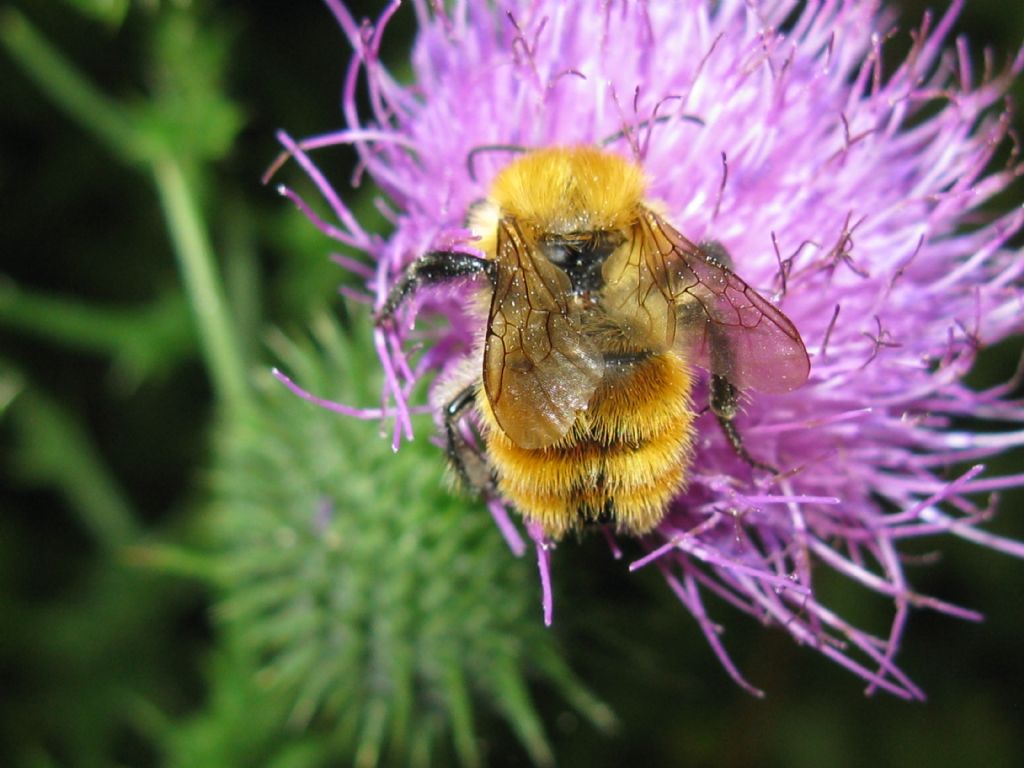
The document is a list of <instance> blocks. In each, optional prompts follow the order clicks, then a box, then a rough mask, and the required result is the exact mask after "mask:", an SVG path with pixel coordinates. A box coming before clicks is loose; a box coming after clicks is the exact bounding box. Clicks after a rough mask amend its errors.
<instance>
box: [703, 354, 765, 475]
mask: <svg viewBox="0 0 1024 768" xmlns="http://www.w3.org/2000/svg"><path fill="white" fill-rule="evenodd" d="M739 395H740V392H739V390H738V389H736V387H734V386H733V384H732V382H730V381H729V380H728V379H727V378H725V376H720V375H718V374H717V373H713V374H711V410H712V411H713V412H714V414H715V418H716V419H718V423H719V424H720V425H721V427H722V431H723V432H724V433H725V437H726V439H727V440H728V441H729V445H731V446H732V449H733V450H734V451H736V455H737V456H739V457H740V458H741V459H743V460H744V461H745V462H747V464H749V465H750V466H752V467H756V468H758V469H763V470H765V471H766V472H771V473H772V474H773V475H777V474H779V470H778V469H776V468H775V467H773V466H772V465H771V464H765V463H764V462H763V461H758V460H757V459H755V458H754V457H753V456H751V455H750V452H749V451H748V450H747V448H746V446H745V445H744V444H743V438H742V437H740V433H739V430H737V429H736V423H735V422H734V421H733V419H735V418H736V414H737V413H738V412H739V405H740V399H739Z"/></svg>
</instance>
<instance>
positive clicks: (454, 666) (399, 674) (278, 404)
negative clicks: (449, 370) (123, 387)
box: [185, 316, 611, 765]
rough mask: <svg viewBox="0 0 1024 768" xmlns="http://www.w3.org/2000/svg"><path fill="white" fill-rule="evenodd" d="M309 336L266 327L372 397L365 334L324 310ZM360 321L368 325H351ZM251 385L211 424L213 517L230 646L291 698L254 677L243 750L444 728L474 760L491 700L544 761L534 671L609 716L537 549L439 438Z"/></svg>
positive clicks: (412, 743) (296, 368) (341, 387)
mask: <svg viewBox="0 0 1024 768" xmlns="http://www.w3.org/2000/svg"><path fill="white" fill-rule="evenodd" d="M360 325H361V324H360ZM313 336H314V337H315V341H316V343H315V344H310V343H306V344H302V343H293V342H290V341H287V340H285V339H284V338H283V337H277V338H276V339H274V342H273V343H274V346H275V351H276V352H277V354H278V355H279V356H280V357H281V359H282V360H283V362H284V363H285V365H286V366H287V368H288V369H289V371H290V372H293V373H294V374H295V376H296V378H297V380H299V381H301V382H302V384H303V385H304V386H306V387H308V388H309V389H310V390H312V391H316V392H319V393H330V394H331V396H334V397H337V398H338V399H340V400H343V401H345V402H349V403H352V402H372V400H373V397H374V393H375V392H379V386H380V383H379V381H377V380H375V379H376V371H377V370H378V366H377V365H376V363H375V360H374V359H373V357H372V355H373V352H372V350H367V349H363V348H361V347H359V346H357V345H356V344H355V343H353V341H352V340H350V338H349V337H348V335H347V334H346V333H345V332H344V331H343V330H342V329H341V328H340V327H339V326H338V325H337V324H336V323H335V322H333V321H332V320H329V319H327V318H326V317H325V316H321V317H320V318H319V319H318V320H317V321H316V323H315V328H314V331H313ZM369 337H370V333H369V330H368V329H367V328H363V327H360V328H358V329H355V330H354V331H353V335H352V338H353V339H367V338H369ZM257 388H258V390H259V398H258V399H259V402H260V406H259V408H258V409H254V410H252V411H250V412H247V413H244V414H242V415H240V416H238V417H235V418H232V419H229V421H228V423H227V424H226V426H225V428H224V429H223V430H222V432H221V434H220V436H219V438H220V439H219V441H218V448H219V450H218V452H217V468H216V472H215V475H214V484H215V489H216V490H217V492H218V493H217V498H218V502H217V504H216V506H215V509H214V512H213V516H212V525H211V534H212V539H213V543H214V546H215V548H216V550H217V551H218V558H219V562H220V563H221V576H222V590H221V594H220V600H219V609H218V613H217V615H218V617H219V621H220V625H221V629H222V630H223V631H224V632H226V633H227V635H228V638H227V639H228V646H229V647H233V648H238V649H239V651H240V654H241V657H242V658H244V659H245V662H244V663H247V664H250V665H252V666H253V669H252V675H253V676H254V680H255V683H256V685H255V687H256V688H257V689H263V691H265V692H266V693H267V694H272V697H273V698H274V699H275V700H277V701H286V702H289V704H288V707H289V710H288V711H287V712H283V711H282V712H280V713H279V714H278V715H271V716H269V717H268V716H267V715H266V713H265V712H264V711H263V710H265V709H266V706H264V705H263V704H262V703H261V701H260V698H261V695H260V694H261V691H260V690H256V691H254V692H253V695H254V697H255V699H256V700H255V701H253V702H251V703H248V702H247V704H246V706H251V707H252V708H253V710H254V714H253V715H252V716H251V719H250V718H247V717H245V716H244V715H243V716H242V717H235V718H234V721H235V722H236V725H237V728H245V727H246V725H248V726H249V730H252V731H256V732H255V733H251V734H250V735H249V736H248V738H250V739H256V740H257V741H259V742H260V743H261V744H262V746H260V747H255V746H253V747H250V749H249V750H247V751H250V752H251V751H253V749H260V751H261V753H262V757H261V761H266V760H267V759H268V753H272V752H273V750H275V749H278V750H280V749H283V747H282V746H281V745H280V744H279V742H280V740H281V739H285V740H286V739H287V738H288V736H287V733H288V727H289V726H290V727H291V728H292V729H293V730H294V732H295V737H296V738H298V737H299V733H300V732H304V733H302V736H301V738H302V739H303V740H309V739H310V738H312V737H313V736H314V735H315V734H323V735H324V738H325V743H327V744H330V747H329V749H330V750H332V751H333V755H332V756H331V759H332V760H334V761H344V762H345V763H348V762H354V763H355V764H357V765H376V764H378V763H381V762H384V763H388V764H390V763H394V764H408V763H410V762H412V763H415V762H422V763H425V762H427V761H429V760H430V759H431V756H432V755H433V754H434V753H435V751H436V747H437V746H438V743H439V742H442V741H444V742H446V741H447V736H446V733H445V732H447V731H450V732H451V734H452V737H453V740H454V745H455V749H456V751H457V754H458V757H459V760H460V761H461V762H462V763H463V764H467V765H474V764H477V763H479V762H480V760H481V755H480V751H479V747H478V743H477V737H476V725H475V722H476V720H477V716H476V713H475V709H476V706H477V704H478V703H479V702H480V701H487V702H489V703H490V704H491V705H493V707H495V708H496V709H497V710H498V712H499V713H500V716H501V717H503V718H504V719H505V720H506V721H507V722H508V724H509V725H510V726H511V728H512V729H513V730H514V732H515V733H516V735H517V737H518V739H519V740H520V741H521V742H522V744H523V746H524V747H525V748H526V750H527V752H528V753H529V754H530V756H531V758H532V759H533V760H534V762H536V763H540V764H546V763H550V762H551V752H550V749H549V747H548V744H547V741H546V738H545V735H544V728H543V727H542V725H541V721H540V718H539V717H538V715H537V712H536V710H535V708H534V705H533V703H532V701H531V699H530V696H529V693H528V690H527V681H528V680H529V679H530V678H533V677H538V678H540V679H542V680H544V681H546V682H547V683H548V684H549V685H551V686H552V687H554V688H556V689H558V690H559V691H560V692H561V694H562V695H563V696H564V697H565V698H566V699H568V700H569V701H570V702H571V704H572V705H573V706H574V707H575V708H577V709H578V710H580V711H581V712H582V713H584V714H585V715H586V716H587V717H588V718H589V719H591V720H592V721H594V722H595V723H597V724H598V725H608V724H609V723H610V721H611V715H610V713H609V712H608V710H607V709H606V708H605V707H604V706H603V705H602V704H600V703H599V702H597V701H596V700H595V699H594V698H593V697H592V696H591V695H590V694H589V693H588V692H587V691H586V690H584V689H583V688H582V686H581V685H580V684H579V683H578V682H577V681H576V680H575V678H574V677H573V676H572V674H571V673H570V672H569V670H568V668H567V667H566V666H565V664H564V662H562V661H561V660H560V657H559V654H558V652H557V650H556V643H555V641H554V638H553V636H552V635H551V634H549V633H548V632H547V631H546V630H545V629H543V627H542V626H541V624H540V617H539V614H538V612H537V610H536V599H537V596H536V584H535V574H534V573H533V563H532V562H528V561H524V560H520V559H516V558H515V557H513V556H512V555H511V554H510V553H509V552H508V550H507V547H506V545H505V543H504V542H503V541H502V538H501V535H500V534H499V532H498V531H497V530H496V529H495V527H494V524H493V522H492V521H491V518H490V517H489V516H488V515H487V514H486V513H481V511H480V509H479V506H478V505H471V504H464V503H462V502H461V501H460V500H458V499H455V498H453V497H452V496H451V494H450V493H449V492H448V490H447V489H446V487H445V484H444V482H443V478H442V467H441V462H439V461H438V460H437V449H436V448H435V447H434V446H432V445H430V444H428V443H426V442H425V441H422V442H417V443H414V444H413V445H411V446H409V447H408V448H405V449H403V450H402V451H401V452H400V453H398V454H397V455H395V454H394V453H393V452H392V451H391V448H390V444H389V441H388V440H385V439H382V438H381V436H380V435H379V434H378V430H379V427H378V425H377V424H376V423H368V422H359V421H356V420H354V419H350V418H343V417H338V416H335V415H332V414H331V413H329V412H328V411H326V410H324V409H323V408H319V407H317V406H315V405H313V404H310V403H307V402H305V401H303V400H301V399H300V398H298V397H296V396H295V395H294V394H292V393H291V392H289V391H288V390H287V389H286V388H285V387H284V386H282V385H281V384H280V383H279V382H277V381H274V380H273V378H272V377H271V376H270V375H269V373H268V374H267V375H265V376H263V378H262V380H261V381H260V382H259V383H258V385H257ZM424 426H425V425H424ZM429 431H430V430H429V429H426V428H424V429H422V430H421V434H427V433H429ZM385 477H386V478H388V480H387V482H380V478H385ZM215 667H216V668H219V667H217V665H215ZM220 667H225V668H228V669H230V668H231V665H230V664H226V663H225V664H221V665H220ZM225 674H226V673H225ZM216 676H217V674H216V669H215V671H214V677H216ZM243 676H244V675H243ZM232 677H233V678H234V679H235V680H236V681H237V678H238V674H237V670H236V672H235V673H233V674H232ZM213 686H214V693H213V696H212V698H211V700H212V701H213V705H212V706H213V707H214V708H216V706H217V701H218V700H217V694H216V690H217V681H216V680H214V683H213ZM252 687H254V686H250V688H252ZM266 698H268V699H269V698H271V696H270V695H268V696H267V697H266ZM235 703H236V704H237V702H235ZM221 706H222V708H224V707H230V706H231V705H230V703H229V702H223V701H221ZM267 706H270V705H269V703H268V704H267ZM274 706H277V705H274ZM244 709H245V707H243V712H244ZM257 710H258V711H259V714H256V711H257ZM236 711H237V707H236ZM202 717H203V716H200V718H199V720H198V721H197V722H196V729H197V730H198V729H201V721H202ZM275 717H276V718H277V719H276V720H275ZM229 719H230V718H229ZM268 720H269V721H270V722H272V723H273V724H274V725H275V726H276V727H277V729H278V731H279V733H276V734H275V733H274V732H273V731H274V729H273V728H272V727H268ZM257 723H258V724H259V726H260V727H259V728H258V729H256V728H252V726H253V725H254V724H257ZM237 728H236V730H237ZM227 730H230V729H227ZM207 732H212V733H218V732H225V731H218V730H217V729H207ZM185 741H188V739H185ZM291 746H292V747H294V744H292V745H291ZM211 749H213V747H212V746H211ZM236 754H237V753H236ZM320 754H321V755H323V752H322V751H321V752H320ZM193 758H195V755H193Z"/></svg>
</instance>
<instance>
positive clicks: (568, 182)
mask: <svg viewBox="0 0 1024 768" xmlns="http://www.w3.org/2000/svg"><path fill="white" fill-rule="evenodd" d="M646 186H647V184H646V180H645V177H644V174H643V171H642V170H641V168H640V167H639V166H638V165H637V164H635V163H633V162H630V161H628V160H626V159H624V158H622V157H620V156H619V155H616V154H614V153H612V152H610V151H607V150H603V149H598V148H592V147H582V146H581V147H554V148H548V149H538V150H533V151H530V152H527V153H525V154H523V155H522V156H520V157H518V158H516V159H514V160H513V161H511V162H510V163H509V164H508V165H507V166H506V167H505V168H504V169H503V170H501V171H500V172H499V173H498V175H497V177H496V178H495V180H494V182H493V185H492V187H491V190H490V194H489V196H488V198H487V199H486V200H485V201H482V202H480V203H478V204H475V205H474V206H472V207H471V209H470V212H469V217H468V221H469V225H470V228H471V230H472V231H473V232H474V233H475V234H476V235H477V237H478V238H479V241H478V243H477V244H476V245H477V246H478V248H479V249H480V250H481V251H482V252H483V254H485V258H478V257H476V256H472V255H469V254H466V253H456V252H447V251H437V252H430V253H427V254H425V255H424V256H422V257H420V258H419V259H418V260H416V261H414V262H413V263H412V264H410V265H409V267H408V268H407V269H406V271H405V273H404V274H403V275H402V277H401V278H400V279H399V280H398V282H397V283H396V285H395V287H394V289H393V290H392V291H391V293H390V295H389V296H388V298H387V300H386V301H385V303H384V305H383V306H382V308H381V310H380V312H379V313H378V322H380V323H383V322H389V321H391V320H392V319H393V318H394V315H395V313H396V311H397V310H398V309H399V307H400V306H401V304H402V303H403V302H404V301H405V299H406V298H407V297H408V296H409V295H410V294H412V293H413V292H414V291H416V290H418V289H419V288H421V287H423V286H426V285H430V284H436V283H440V282H443V281H448V280H453V279H457V278H464V277H469V276H475V275H482V276H486V280H487V284H486V289H485V290H483V291H482V292H481V293H482V295H481V299H482V304H481V306H480V311H479V315H480V317H481V321H482V320H483V318H484V317H486V324H485V325H484V326H483V333H482V335H481V337H480V341H479V343H478V345H477V348H476V350H475V351H474V352H473V354H472V355H471V356H470V357H469V358H468V361H467V362H466V363H465V364H464V365H463V366H462V368H461V369H460V371H459V372H458V373H457V374H456V375H455V376H453V377H451V378H450V380H449V381H448V382H447V383H446V384H445V385H444V386H442V387H441V389H442V390H444V391H445V392H447V393H448V394H447V395H446V396H445V397H444V398H443V400H442V406H441V407H442V408H443V417H444V425H445V431H446V437H447V446H448V456H449V459H450V461H451V464H452V466H453V468H454V469H455V471H456V473H457V474H458V476H459V477H460V478H461V479H462V480H463V481H464V482H465V483H466V484H467V485H469V486H470V487H471V488H475V489H477V490H479V491H482V492H484V493H486V494H491V495H496V496H498V497H500V498H501V499H502V500H503V501H504V502H506V503H508V504H510V505H511V506H512V507H513V508H515V509H516V510H517V511H518V512H519V513H521V514H522V516H523V517H524V518H525V519H526V521H527V522H530V523H535V524H539V525H540V526H541V528H542V529H543V531H544V534H545V535H546V537H548V538H549V539H551V540H556V541H557V540H558V539H560V538H561V537H563V536H564V535H565V534H566V533H568V532H570V531H579V530H581V529H583V528H584V527H586V526H588V525H594V524H607V525H611V526H614V528H615V530H616V531H617V532H619V533H624V534H629V535H634V536H640V535H643V534H645V533H648V532H650V531H651V530H653V529H654V528H655V527H656V526H657V525H658V524H659V523H660V522H661V521H662V519H663V518H664V516H665V514H666V511H667V509H668V506H669V504H670V502H671V501H672V499H673V498H674V497H675V496H677V495H678V494H679V493H680V491H681V490H682V489H683V488H684V487H685V484H686V480H687V471H688V467H689V464H690V461H691V457H692V453H693V445H694V435H695V426H694V422H695V420H696V418H697V416H698V415H699V412H698V410H697V409H696V408H695V407H694V403H693V401H692V397H691V393H692V391H693V389H694V384H695V380H696V376H697V373H696V371H695V368H701V369H704V370H706V371H707V372H708V373H710V380H709V382H708V391H709V400H710V403H709V405H710V408H711V410H712V411H713V412H714V414H715V416H716V417H717V418H718V421H719V422H720V423H721V425H722V427H723V429H724V431H725V434H726V436H727V437H728V439H729V441H730V443H731V444H732V446H733V447H734V448H735V450H736V451H737V452H738V453H739V455H740V456H742V457H743V458H744V459H746V460H747V461H748V462H749V463H751V464H753V465H755V466H759V467H762V468H765V469H770V467H767V465H764V464H761V463H760V462H757V461H756V460H754V459H753V458H752V457H751V456H750V454H749V453H748V452H747V450H746V448H745V447H744V446H743V443H742V441H741V439H740V435H739V434H738V432H737V431H736V428H735V424H734V422H733V419H734V417H735V416H736V414H737V411H738V407H739V397H740V392H741V391H744V390H748V389H757V390H760V391H762V392H786V391H790V390H792V389H794V388H796V387H798V386H800V385H801V384H802V383H803V382H804V381H805V380H806V378H807V375H808V372H809V369H810V362H809V360H808V357H807V351H806V349H805V348H804V344H803V341H802V340H801V338H800V334H799V332H798V331H797V329H796V327H795V326H794V325H793V323H792V322H791V321H790V320H789V319H788V318H787V317H786V316H785V315H784V314H782V312H780V311H779V310H778V309H776V308H775V307H774V306H773V305H772V304H771V303H769V302H768V301H767V300H766V299H764V298H763V297H761V296H760V295H758V294H757V293H756V292H755V291H754V290H753V289H751V288H750V287H749V286H748V285H747V284H746V283H745V282H744V281H743V280H741V279H740V278H739V277H737V276H736V275H735V274H734V273H733V272H732V270H731V269H730V262H731V260H730V259H729V257H728V254H727V252H726V251H725V249H724V248H723V247H722V246H721V245H718V244H717V243H705V244H701V245H696V244H694V243H692V242H690V241H689V240H687V239H686V238H685V237H684V236H683V235H681V234H680V233H679V232H678V231H676V230H675V229H674V228H673V227H672V226H671V225H670V224H669V223H668V222H667V221H666V220H665V217H664V216H662V215H661V213H659V209H658V206H657V205H656V204H654V203H652V202H649V201H648V200H647V199H646ZM470 415H475V419H473V420H472V422H471V423H472V424H474V425H476V429H477V432H476V433H474V432H473V431H472V430H471V429H468V428H467V424H466V423H465V422H466V420H467V417H468V416H470Z"/></svg>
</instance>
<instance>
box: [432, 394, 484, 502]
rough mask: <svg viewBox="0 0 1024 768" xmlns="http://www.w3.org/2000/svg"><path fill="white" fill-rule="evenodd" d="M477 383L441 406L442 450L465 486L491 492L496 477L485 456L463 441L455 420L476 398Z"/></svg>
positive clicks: (464, 412) (461, 416) (461, 417)
mask: <svg viewBox="0 0 1024 768" xmlns="http://www.w3.org/2000/svg"><path fill="white" fill-rule="evenodd" d="M476 388H477V385H475V384H470V385H469V386H468V387H466V388H464V389H463V390H461V391H460V392H459V394H457V395H456V396H455V397H453V398H452V400H451V402H449V403H448V405H446V406H445V409H444V432H445V453H447V455H448V461H449V462H450V463H451V465H452V469H453V470H455V474H456V476H457V477H458V478H459V480H460V481H461V482H462V483H463V485H465V487H466V488H468V489H470V490H474V491H478V492H480V493H493V492H494V490H495V485H496V481H495V478H494V475H493V473H492V472H491V469H490V467H489V466H488V464H487V459H486V458H485V457H484V455H483V454H482V453H481V452H480V451H479V450H478V449H477V448H475V447H474V446H473V445H471V444H470V443H469V442H467V440H466V438H465V437H463V435H462V433H461V432H460V431H459V422H460V421H462V419H463V418H464V417H465V415H466V411H467V410H468V409H469V408H470V406H472V405H473V402H474V401H475V400H476Z"/></svg>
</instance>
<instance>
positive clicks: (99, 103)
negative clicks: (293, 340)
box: [0, 8, 248, 405]
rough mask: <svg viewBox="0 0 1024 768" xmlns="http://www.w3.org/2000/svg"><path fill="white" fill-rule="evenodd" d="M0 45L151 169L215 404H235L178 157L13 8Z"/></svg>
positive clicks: (240, 398) (237, 359) (115, 146)
mask: <svg viewBox="0 0 1024 768" xmlns="http://www.w3.org/2000/svg"><path fill="white" fill-rule="evenodd" d="M0 43H3V45H4V46H5V47H6V48H7V49H8V51H10V53H11V55H12V56H13V57H14V58H15V59H16V60H17V61H18V63H20V64H21V65H22V66H23V67H24V68H25V70H26V71H27V72H28V74H29V75H30V76H31V77H32V78H33V79H34V80H35V81H36V82H37V83H38V84H39V86H40V88H41V89H42V90H43V91H45V92H46V93H47V94H48V95H49V96H50V97H51V98H52V99H53V100H54V102H56V103H57V104H58V105H59V106H60V107H62V108H63V109H64V110H65V111H67V112H68V113H69V114H70V115H71V116H72V117H73V118H74V119H75V120H77V121H78V122H80V123H81V124H82V125H83V126H85V128H86V129H88V130H90V131H91V132H92V133H94V134H95V135H96V136H97V137H99V139H100V140H102V141H103V142H104V143H106V144H107V145H108V146H110V147H111V149H112V150H113V151H114V153H115V154H116V155H117V156H118V157H119V158H121V159H122V160H124V161H126V162H128V163H130V164H134V165H138V164H139V163H140V162H141V163H143V164H145V165H146V166H148V167H149V168H151V169H152V172H153V178H154V180H155V182H156V187H157V190H158V192H159V194H160V200H161V203H162V205H163V210H164V216H165V218H166V221H167V227H168V230H169V231H170V235H171V240H172V241H173V245H174V250H175V254H176V255H177V258H178V265H179V268H180V270H181V273H182V279H183V281H184V283H185V288H186V292H187V293H188V296H189V300H190V302H191V304H192V308H193V312H194V313H195V317H196V321H197V327H198V330H199V336H200V340H199V341H200V345H201V347H202V351H203V357H204V359H205V362H206V367H207V370H208V371H209V374H210V377H211V378H212V379H213V384H214V389H215V390H216V392H217V395H218V396H219V397H220V399H221V402H224V403H228V404H231V405H241V404H242V403H243V402H244V401H245V399H246V398H247V395H248V390H247V387H246V378H245V366H244V362H243V359H242V354H241V348H240V347H239V345H238V343H237V338H236V334H235V330H234V325H233V324H232V318H231V315H230V313H229V312H228V310H227V302H226V300H225V298H224V290H223V288H222V287H221V282H220V277H219V275H218V273H217V267H216V262H215V260H214V258H213V251H212V249H211V247H210V243H209V238H208V237H207V233H206V229H205V226H204V224H203V221H202V218H201V217H200V215H199V211H198V209H197V208H196V205H195V198H194V195H193V194H192V193H191V190H190V189H189V185H188V181H187V179H186V178H185V173H184V171H183V169H182V163H181V161H180V159H179V158H177V157H175V156H174V154H173V150H171V149H169V148H168V147H166V146H160V145H159V144H158V143H154V142H152V141H147V140H146V139H145V138H144V134H143V133H141V132H140V130H139V129H138V128H137V124H136V123H135V122H134V121H133V119H132V117H131V114H130V112H129V111H128V110H126V109H125V108H124V107H122V106H120V105H119V104H117V103H116V102H114V101H112V100H110V99H108V98H106V97H105V96H104V95H103V94H102V93H101V92H100V91H99V90H97V89H96V88H95V87H93V85H92V84H91V83H90V82H89V81H88V80H87V79H86V78H84V77H82V75H81V74H79V73H78V71H77V70H76V69H75V68H74V66H73V65H72V64H71V63H70V62H69V61H67V60H66V59H65V58H64V57H63V56H61V54H60V53H59V52H58V51H57V50H56V49H55V48H54V47H53V46H51V45H50V44H49V42H47V41H46V39H45V38H43V36H42V35H40V34H39V33H38V32H36V30H35V29H34V28H33V27H32V25H31V24H30V23H29V22H28V20H27V19H25V17H24V16H22V15H21V14H20V13H18V12H17V11H15V10H13V9H10V8H7V9H3V10H0Z"/></svg>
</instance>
